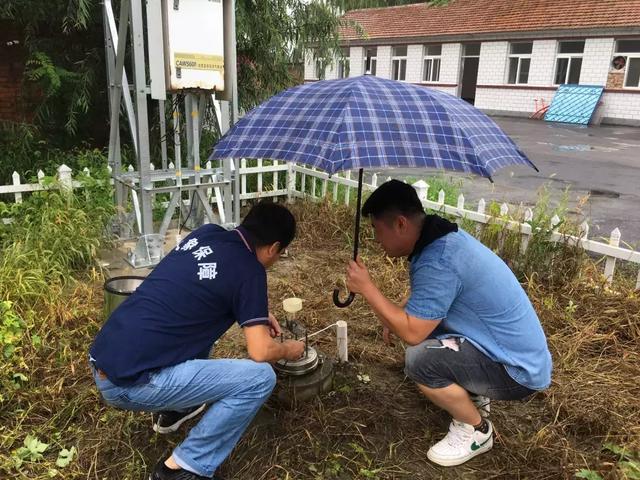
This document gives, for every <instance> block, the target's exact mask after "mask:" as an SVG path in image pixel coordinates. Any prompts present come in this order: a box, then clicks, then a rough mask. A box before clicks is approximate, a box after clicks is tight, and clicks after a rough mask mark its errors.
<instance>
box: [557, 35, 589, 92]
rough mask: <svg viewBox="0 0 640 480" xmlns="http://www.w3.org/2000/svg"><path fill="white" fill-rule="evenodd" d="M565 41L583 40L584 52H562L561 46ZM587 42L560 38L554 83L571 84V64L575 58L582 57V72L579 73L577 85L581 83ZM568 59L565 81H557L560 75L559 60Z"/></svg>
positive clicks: (575, 41)
mask: <svg viewBox="0 0 640 480" xmlns="http://www.w3.org/2000/svg"><path fill="white" fill-rule="evenodd" d="M565 42H572V43H577V42H582V52H581V53H560V47H561V44H562V43H565ZM585 44H586V42H585V41H584V40H559V41H558V44H557V48H556V68H555V70H554V72H553V85H569V76H570V74H571V65H572V64H573V62H574V59H578V58H579V59H580V73H579V74H578V83H577V84H575V85H579V84H580V75H582V63H583V61H584V47H585ZM564 58H566V59H568V60H569V62H568V65H567V71H566V72H565V74H564V82H562V83H557V82H556V80H557V77H558V66H559V65H560V62H559V60H560V59H564Z"/></svg>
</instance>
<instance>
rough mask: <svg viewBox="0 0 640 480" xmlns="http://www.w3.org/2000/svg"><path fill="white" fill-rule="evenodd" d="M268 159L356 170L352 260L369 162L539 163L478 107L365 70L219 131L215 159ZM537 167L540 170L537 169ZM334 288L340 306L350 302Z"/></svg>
mask: <svg viewBox="0 0 640 480" xmlns="http://www.w3.org/2000/svg"><path fill="white" fill-rule="evenodd" d="M224 158H267V159H272V160H284V161H289V162H296V163H302V164H305V165H308V166H311V167H318V168H320V169H322V170H324V171H326V172H327V173H329V174H333V173H335V172H338V171H342V170H354V169H358V170H359V183H358V199H357V210H356V225H355V232H354V245H353V258H354V260H355V259H356V258H357V255H358V243H359V242H358V238H359V230H360V202H361V198H362V172H363V169H365V168H374V169H380V168H395V167H405V168H406V167H414V168H435V169H439V170H453V171H459V172H466V173H475V174H477V175H481V176H483V177H488V178H489V179H491V175H492V174H493V173H494V172H495V171H496V170H498V169H499V168H502V167H505V166H507V165H514V164H522V165H528V166H530V167H533V168H536V167H535V165H533V163H531V161H530V160H529V159H528V158H527V156H526V155H525V154H524V153H523V152H522V151H521V150H520V149H519V148H518V147H517V145H516V144H515V143H513V141H512V140H511V139H510V138H509V137H508V136H507V135H506V134H505V133H504V132H503V131H502V130H501V129H500V127H498V125H496V123H495V122H494V121H493V120H491V119H490V118H489V117H488V116H486V115H485V114H484V113H482V112H481V111H480V110H478V109H477V108H475V107H473V106H471V105H469V104H468V103H467V102H465V101H464V100H462V99H460V98H457V97H454V96H452V95H448V94H446V93H442V92H439V91H437V90H432V89H430V88H426V87H421V86H416V85H411V84H409V83H403V82H398V81H395V80H385V79H383V78H378V77H373V76H370V75H365V76H361V77H353V78H347V79H343V80H323V81H319V82H314V83H309V84H306V85H300V86H298V87H293V88H290V89H288V90H285V91H284V92H282V93H280V94H278V95H275V96H274V97H272V98H270V99H269V100H267V101H266V102H264V103H263V104H262V105H260V106H258V107H257V108H255V109H254V110H252V111H251V112H249V113H248V114H247V115H245V116H244V117H243V118H242V119H240V120H239V121H238V122H237V123H236V124H235V125H234V126H233V128H231V130H229V132H227V134H226V135H225V136H224V137H222V139H221V140H220V141H219V142H218V144H217V145H216V146H215V147H214V150H213V153H212V154H211V157H210V159H211V160H213V159H224ZM536 170H537V169H536ZM339 293H340V292H339V290H337V289H336V290H334V292H333V302H334V303H335V305H336V306H338V307H346V306H348V305H350V304H351V302H352V301H353V299H354V294H353V293H350V294H349V297H348V298H347V300H346V301H341V300H340V298H339Z"/></svg>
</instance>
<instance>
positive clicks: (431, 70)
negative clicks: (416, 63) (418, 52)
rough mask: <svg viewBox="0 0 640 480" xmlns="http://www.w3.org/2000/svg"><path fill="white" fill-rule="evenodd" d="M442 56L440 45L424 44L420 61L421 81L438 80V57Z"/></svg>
mask: <svg viewBox="0 0 640 480" xmlns="http://www.w3.org/2000/svg"><path fill="white" fill-rule="evenodd" d="M441 56H442V45H425V46H424V60H423V62H422V81H423V82H439V81H440V59H441Z"/></svg>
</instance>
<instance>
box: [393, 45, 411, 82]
mask: <svg viewBox="0 0 640 480" xmlns="http://www.w3.org/2000/svg"><path fill="white" fill-rule="evenodd" d="M398 47H404V48H405V49H407V52H406V53H405V54H404V55H394V53H395V49H396V48H398ZM408 50H409V49H408V47H407V45H397V46H393V47H391V80H397V81H399V82H406V81H407V58H408V54H409V52H408ZM396 62H398V77H400V74H401V73H402V64H403V63H404V78H402V79H401V78H394V66H395V63H396Z"/></svg>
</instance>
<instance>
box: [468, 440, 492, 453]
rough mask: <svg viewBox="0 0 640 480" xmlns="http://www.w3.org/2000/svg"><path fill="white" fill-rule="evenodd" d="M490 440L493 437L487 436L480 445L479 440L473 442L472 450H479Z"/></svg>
mask: <svg viewBox="0 0 640 480" xmlns="http://www.w3.org/2000/svg"><path fill="white" fill-rule="evenodd" d="M489 440H491V437H489V438H487V439H486V440H485V441H484V442H482V443H481V444H480V445H478V443H477V442H473V443H472V444H471V450H473V451H474V452H475V451H476V450H478V449H479V448H480V447H482V446H483V445H484V444H485V443H487V442H488V441H489Z"/></svg>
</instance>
